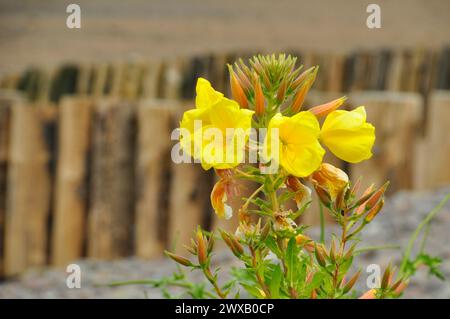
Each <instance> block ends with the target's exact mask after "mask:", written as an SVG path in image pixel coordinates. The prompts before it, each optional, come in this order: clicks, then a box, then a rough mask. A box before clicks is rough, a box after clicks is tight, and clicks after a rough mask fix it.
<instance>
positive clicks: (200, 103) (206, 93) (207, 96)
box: [195, 78, 223, 109]
mask: <svg viewBox="0 0 450 319" xmlns="http://www.w3.org/2000/svg"><path fill="white" fill-rule="evenodd" d="M196 92H197V96H196V97H195V105H196V107H197V108H198V109H203V108H208V107H211V106H212V105H213V104H215V103H217V102H218V101H220V100H221V99H222V98H223V94H222V93H220V92H218V91H216V90H214V89H213V87H212V86H211V83H209V81H208V80H206V79H204V78H198V80H197V87H196Z"/></svg>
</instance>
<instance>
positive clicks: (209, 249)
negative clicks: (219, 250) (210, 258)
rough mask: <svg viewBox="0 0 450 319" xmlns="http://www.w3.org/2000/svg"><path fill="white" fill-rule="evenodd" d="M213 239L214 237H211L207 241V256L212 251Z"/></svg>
mask: <svg viewBox="0 0 450 319" xmlns="http://www.w3.org/2000/svg"><path fill="white" fill-rule="evenodd" d="M215 241H216V240H215V238H214V235H211V237H209V241H208V249H207V250H208V254H210V253H211V252H212V251H213V249H214V244H215Z"/></svg>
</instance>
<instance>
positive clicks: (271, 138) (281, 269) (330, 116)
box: [167, 55, 413, 298]
mask: <svg viewBox="0 0 450 319" xmlns="http://www.w3.org/2000/svg"><path fill="white" fill-rule="evenodd" d="M317 71H318V67H312V68H309V69H307V70H306V71H304V72H302V70H301V67H296V59H295V58H293V57H291V56H285V55H279V56H274V55H272V56H257V57H253V58H252V59H250V60H249V63H248V65H246V64H245V63H244V62H243V61H242V60H239V61H238V62H237V63H235V64H234V65H230V66H229V72H230V87H231V92H232V95H233V99H228V98H226V97H225V96H224V95H223V94H222V93H220V92H217V91H216V90H214V89H213V87H212V86H211V84H210V83H209V82H208V81H207V80H206V79H203V78H199V79H198V82H197V88H196V90H197V96H196V101H195V104H196V107H195V109H192V110H188V111H186V112H185V113H184V115H183V118H182V120H181V123H180V129H181V131H182V132H181V139H180V145H181V148H182V149H183V150H184V151H185V152H186V153H187V154H188V155H189V156H191V157H193V158H194V159H196V160H198V161H200V162H201V164H202V166H203V168H204V169H206V170H207V169H210V168H214V169H215V172H216V173H217V175H218V176H219V181H218V182H217V183H216V185H215V186H214V188H213V190H212V193H211V204H212V207H213V208H214V210H215V212H216V213H217V215H218V216H219V217H221V218H230V217H231V216H232V213H233V212H232V207H231V206H230V205H228V204H227V201H228V199H230V198H232V197H236V196H240V197H241V196H242V195H241V194H240V187H239V185H240V181H242V180H247V181H251V182H252V185H256V186H255V187H254V189H252V190H251V191H250V192H249V193H251V194H250V195H248V196H247V197H244V200H245V201H244V203H243V205H242V206H241V207H239V208H238V219H239V225H238V228H237V229H236V231H235V233H229V232H226V231H224V230H220V237H221V238H222V239H223V241H224V242H225V244H226V245H227V246H228V247H229V248H230V250H231V252H232V253H233V254H234V255H235V256H236V257H237V258H238V259H239V260H240V261H241V262H242V263H243V267H242V268H238V269H235V270H234V271H233V273H232V277H233V280H232V281H231V282H228V283H226V284H225V285H223V286H221V285H220V284H219V283H218V279H217V277H218V275H217V271H216V270H213V269H212V267H211V256H212V247H213V245H214V241H215V238H216V235H215V234H214V233H210V232H206V231H204V230H202V229H200V228H199V229H198V230H197V232H196V235H195V240H192V242H191V245H190V246H189V247H187V249H188V251H189V252H190V253H191V254H192V255H194V256H196V258H197V262H192V261H190V260H189V259H187V258H185V257H182V256H179V255H176V254H173V253H169V252H167V255H168V256H169V257H170V258H172V259H173V260H175V261H176V262H178V263H179V264H181V265H183V266H187V267H190V268H193V269H199V270H202V271H203V273H204V275H205V277H206V279H207V280H208V282H209V283H211V285H212V287H213V290H214V292H207V294H206V296H215V297H221V298H226V297H228V296H230V294H231V293H233V291H236V289H238V288H236V286H237V285H238V286H240V287H243V288H244V289H245V290H246V292H247V293H248V294H249V295H251V296H254V297H257V298H345V297H356V296H357V295H356V292H355V291H354V290H353V287H354V285H355V283H356V281H357V280H358V278H359V276H360V271H357V272H355V273H353V274H352V275H350V274H349V272H350V271H352V270H351V266H352V262H353V259H354V255H355V247H356V245H357V243H358V236H359V234H360V232H361V231H362V230H363V229H364V227H366V226H367V225H368V224H369V223H370V222H371V221H372V220H373V219H374V218H375V216H376V215H377V214H378V213H379V212H380V211H381V209H382V207H383V205H384V194H385V192H386V189H387V186H388V183H386V184H384V185H383V186H381V187H379V188H376V187H375V186H374V185H372V186H370V187H369V188H367V189H365V190H363V191H360V190H359V188H360V186H359V185H360V182H359V181H358V182H356V183H355V184H353V183H351V182H350V180H349V178H348V176H347V174H346V173H345V172H344V171H343V170H341V169H339V168H337V167H334V166H333V165H331V164H328V163H323V157H324V154H325V148H324V147H326V148H327V149H328V150H329V151H330V152H331V153H332V154H334V155H335V156H337V157H338V158H340V159H342V160H344V161H346V162H349V163H358V162H361V161H363V160H367V159H369V158H370V157H371V156H372V152H371V150H372V147H373V145H374V142H375V128H374V127H373V126H372V125H371V124H370V123H367V121H366V112H365V108H364V107H363V106H360V107H357V108H356V109H353V110H338V108H339V107H341V106H342V105H343V104H344V102H345V100H346V98H345V97H342V98H339V99H336V100H333V101H330V102H328V103H325V104H322V105H317V106H313V107H310V108H305V109H304V102H305V99H306V95H307V93H308V91H309V90H310V88H311V87H312V85H313V82H314V80H315V78H316V76H317ZM256 129H257V130H258V131H257V132H256V133H255V134H252V130H256ZM246 150H256V153H257V157H258V159H259V161H257V162H256V163H254V162H251V161H250V162H249V161H248V158H246ZM246 160H247V161H246ZM273 164H276V165H275V167H277V168H279V169H276V170H273V169H272V170H267V167H269V166H270V167H272V166H273ZM312 191H315V192H316V194H317V197H318V198H319V207H320V215H321V221H322V225H321V226H322V227H321V238H320V240H317V241H314V240H313V239H312V238H311V237H309V236H308V235H306V233H305V232H306V226H308V225H302V224H301V223H299V217H300V216H301V215H303V214H304V213H305V212H306V211H308V210H309V207H310V204H311V198H312V197H311V193H312ZM292 204H294V205H292ZM293 207H295V208H293ZM324 210H326V211H327V212H328V213H329V214H330V215H331V216H332V217H333V218H334V220H335V221H336V223H337V224H338V225H339V226H340V228H341V234H340V235H339V236H338V235H335V234H333V236H331V238H329V242H328V244H327V243H326V241H325V230H324V224H323V213H324ZM309 213H318V212H313V211H312V212H309ZM405 265H406V263H405ZM405 265H404V266H402V268H401V269H400V271H399V272H398V274H397V276H395V275H394V274H395V271H394V269H392V268H391V267H388V268H387V269H386V270H385V272H384V275H383V278H380V283H381V284H380V286H379V287H377V288H372V289H369V290H368V291H367V292H366V293H365V294H362V295H360V296H361V297H363V298H387V297H398V296H400V295H401V292H402V291H403V289H404V288H405V287H406V285H407V283H408V278H409V276H410V275H411V274H412V273H413V271H407V266H405ZM395 277H396V278H395ZM182 278H184V277H182ZM186 285H187V286H189V287H191V288H192V287H194V286H192V285H191V284H189V285H188V284H186ZM202 289H203V288H202ZM203 290H204V289H203ZM203 290H202V291H203ZM193 294H194V292H193V290H192V291H191V295H192V296H194V295H193ZM201 296H205V295H201ZM201 296H200V297H201Z"/></svg>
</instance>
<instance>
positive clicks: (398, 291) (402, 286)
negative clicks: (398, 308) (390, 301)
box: [393, 281, 408, 296]
mask: <svg viewBox="0 0 450 319" xmlns="http://www.w3.org/2000/svg"><path fill="white" fill-rule="evenodd" d="M407 286H408V282H407V281H400V284H399V285H398V286H397V287H395V289H393V290H394V293H395V294H396V295H397V296H399V295H400V294H401V293H402V292H403V291H404V290H405V289H406V287H407Z"/></svg>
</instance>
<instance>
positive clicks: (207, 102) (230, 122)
mask: <svg viewBox="0 0 450 319" xmlns="http://www.w3.org/2000/svg"><path fill="white" fill-rule="evenodd" d="M253 113H254V112H253V111H250V110H248V109H240V108H239V105H238V104H237V103H236V102H235V101H233V100H230V99H227V98H225V97H224V96H223V94H222V93H220V92H217V91H215V90H214V89H213V88H212V86H211V84H210V83H209V82H208V81H207V80H205V79H202V78H199V80H198V82H197V96H196V108H195V109H192V110H189V111H186V112H185V113H184V114H183V118H182V120H181V123H180V128H181V129H182V132H184V134H182V137H181V139H180V144H181V147H182V148H183V150H184V151H185V152H187V153H188V154H189V155H191V156H192V157H194V158H195V159H198V160H200V161H201V163H202V166H203V168H204V169H206V170H207V169H210V168H211V167H214V168H217V169H228V168H232V167H235V166H237V165H239V163H241V162H242V161H243V159H244V155H245V154H244V146H245V142H246V141H247V139H248V136H249V133H250V132H249V131H250V128H251V120H252V116H253Z"/></svg>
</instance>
